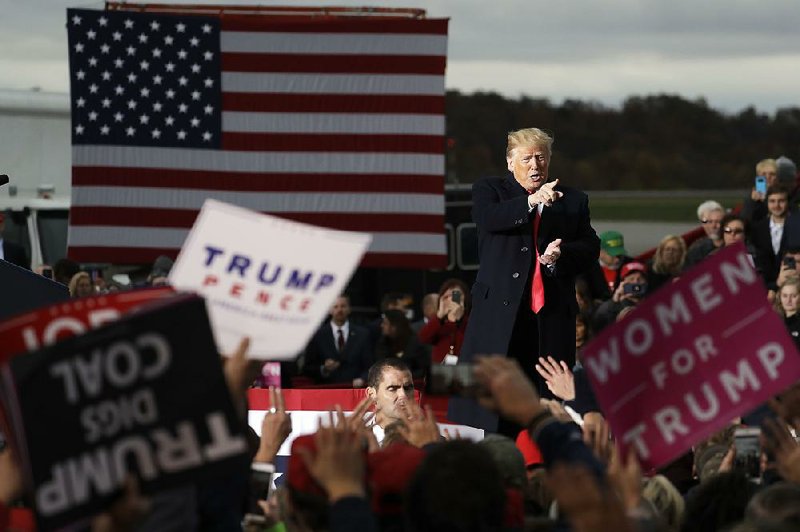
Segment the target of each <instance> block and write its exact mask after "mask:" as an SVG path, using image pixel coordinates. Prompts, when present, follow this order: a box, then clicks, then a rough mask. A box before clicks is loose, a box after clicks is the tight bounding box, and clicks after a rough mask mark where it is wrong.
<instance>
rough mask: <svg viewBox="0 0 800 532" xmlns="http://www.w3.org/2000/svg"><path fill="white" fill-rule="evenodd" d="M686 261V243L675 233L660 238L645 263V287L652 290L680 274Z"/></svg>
mask: <svg viewBox="0 0 800 532" xmlns="http://www.w3.org/2000/svg"><path fill="white" fill-rule="evenodd" d="M685 261H686V243H685V242H684V241H683V238H681V237H679V236H676V235H667V236H665V237H664V238H662V239H661V242H660V243H659V244H658V247H657V248H656V252H655V254H654V255H653V258H652V259H650V263H649V264H648V265H647V288H648V290H649V291H650V292H653V291H654V290H656V289H657V288H658V287H660V286H661V285H663V284H666V283H667V282H669V281H671V280H672V279H674V278H676V277H678V276H680V274H681V270H682V269H683V263H684V262H685Z"/></svg>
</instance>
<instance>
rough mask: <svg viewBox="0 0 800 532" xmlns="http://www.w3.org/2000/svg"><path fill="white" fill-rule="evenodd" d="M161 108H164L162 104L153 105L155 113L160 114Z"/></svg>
mask: <svg viewBox="0 0 800 532" xmlns="http://www.w3.org/2000/svg"><path fill="white" fill-rule="evenodd" d="M161 107H162V105H161V102H156V103H154V104H153V111H155V112H156V113H159V112H161Z"/></svg>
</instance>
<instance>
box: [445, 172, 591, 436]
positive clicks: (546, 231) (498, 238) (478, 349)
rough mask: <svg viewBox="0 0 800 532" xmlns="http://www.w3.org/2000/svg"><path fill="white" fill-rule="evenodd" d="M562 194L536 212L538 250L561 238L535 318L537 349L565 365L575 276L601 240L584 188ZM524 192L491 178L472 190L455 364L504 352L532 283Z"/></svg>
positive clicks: (466, 415)
mask: <svg viewBox="0 0 800 532" xmlns="http://www.w3.org/2000/svg"><path fill="white" fill-rule="evenodd" d="M556 190H558V191H560V192H563V194H564V196H563V197H562V198H561V199H559V200H558V201H556V202H555V203H554V204H553V205H552V206H551V207H545V208H544V209H543V210H542V219H541V221H540V223H539V234H538V249H539V250H540V252H542V253H543V252H544V250H545V249H546V248H547V245H548V244H549V243H550V242H552V241H553V240H555V239H556V238H561V239H562V242H561V257H560V258H559V259H558V261H557V262H556V266H555V269H554V271H553V272H552V273H551V272H550V271H549V269H548V268H547V267H545V266H542V269H541V271H542V273H543V276H544V279H543V281H544V290H545V305H544V308H543V309H542V310H541V311H540V312H539V314H538V315H537V317H538V321H539V346H538V352H539V353H542V354H545V353H546V354H549V355H551V356H553V357H554V358H556V359H558V360H564V361H566V362H567V363H568V364H569V365H570V366H572V365H573V364H574V361H575V315H576V314H577V313H578V304H577V301H576V300H575V276H576V275H578V274H579V273H581V272H584V271H586V270H587V269H589V268H590V267H591V266H592V265H593V264H596V263H597V258H598V255H599V253H600V240H599V239H598V238H597V234H596V233H595V231H594V229H593V228H592V226H591V220H590V217H589V199H588V197H587V196H586V194H584V193H583V192H580V191H578V190H575V189H572V188H568V187H562V186H560V185H559V186H557V187H556ZM527 197H528V193H527V192H526V191H525V189H524V188H523V187H522V186H521V185H520V184H519V183H517V181H516V180H515V179H514V176H513V175H511V174H509V175H508V176H507V177H505V178H501V177H489V178H485V179H482V180H480V181H478V182H476V183H475V184H474V185H473V187H472V200H473V208H472V218H473V220H474V221H475V223H476V224H477V226H478V252H479V255H480V269H479V270H478V275H477V278H476V281H475V284H474V285H473V287H472V312H471V314H470V319H469V324H468V326H467V331H466V333H465V338H464V344H463V346H462V348H461V355H460V357H459V359H460V360H459V363H468V362H471V361H473V360H474V358H475V355H478V354H504V355H505V354H507V352H508V346H509V342H510V341H511V334H512V331H513V329H514V322H515V320H516V317H517V311H518V309H519V306H520V304H521V303H523V302H526V299H527V300H529V298H526V297H525V294H524V292H525V289H526V287H527V286H530V285H529V283H528V279H529V277H530V275H531V273H532V271H533V270H532V267H533V260H534V257H535V249H534V248H533V223H532V221H533V219H534V216H535V212H532V213H529V212H528V200H527ZM459 403H460V402H459V401H451V403H450V408H449V411H448V418H449V419H452V420H453V421H456V422H463V423H466V424H470V425H473V426H481V427H483V428H485V429H489V430H494V428H495V427H496V422H494V425H495V426H494V427H493V426H492V421H491V419H490V418H486V417H484V416H483V414H485V411H484V412H483V413H480V412H479V411H477V410H476V408H477V404H476V403H473V404H472V405H469V404H464V403H461V404H459Z"/></svg>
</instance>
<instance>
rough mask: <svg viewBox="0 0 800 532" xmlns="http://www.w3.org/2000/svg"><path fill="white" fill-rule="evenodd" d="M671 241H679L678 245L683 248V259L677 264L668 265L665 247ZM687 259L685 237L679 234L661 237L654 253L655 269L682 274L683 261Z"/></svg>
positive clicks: (656, 271) (658, 271)
mask: <svg viewBox="0 0 800 532" xmlns="http://www.w3.org/2000/svg"><path fill="white" fill-rule="evenodd" d="M670 242H677V243H678V247H680V248H681V259H680V261H679V262H678V264H676V265H675V266H670V267H667V266H666V265H665V264H664V247H665V246H666V245H667V244H668V243H670ZM685 261H686V242H684V241H683V238H681V237H679V236H677V235H667V236H665V237H664V238H662V239H661V242H659V244H658V247H657V248H656V252H655V254H654V255H653V271H654V272H655V273H659V274H662V275H664V274H670V275H680V273H681V271H682V270H683V263H684V262H685Z"/></svg>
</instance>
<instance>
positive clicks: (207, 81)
mask: <svg viewBox="0 0 800 532" xmlns="http://www.w3.org/2000/svg"><path fill="white" fill-rule="evenodd" d="M203 83H205V86H206V87H213V86H214V80H213V79H211V78H206V79H205V80H203Z"/></svg>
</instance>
